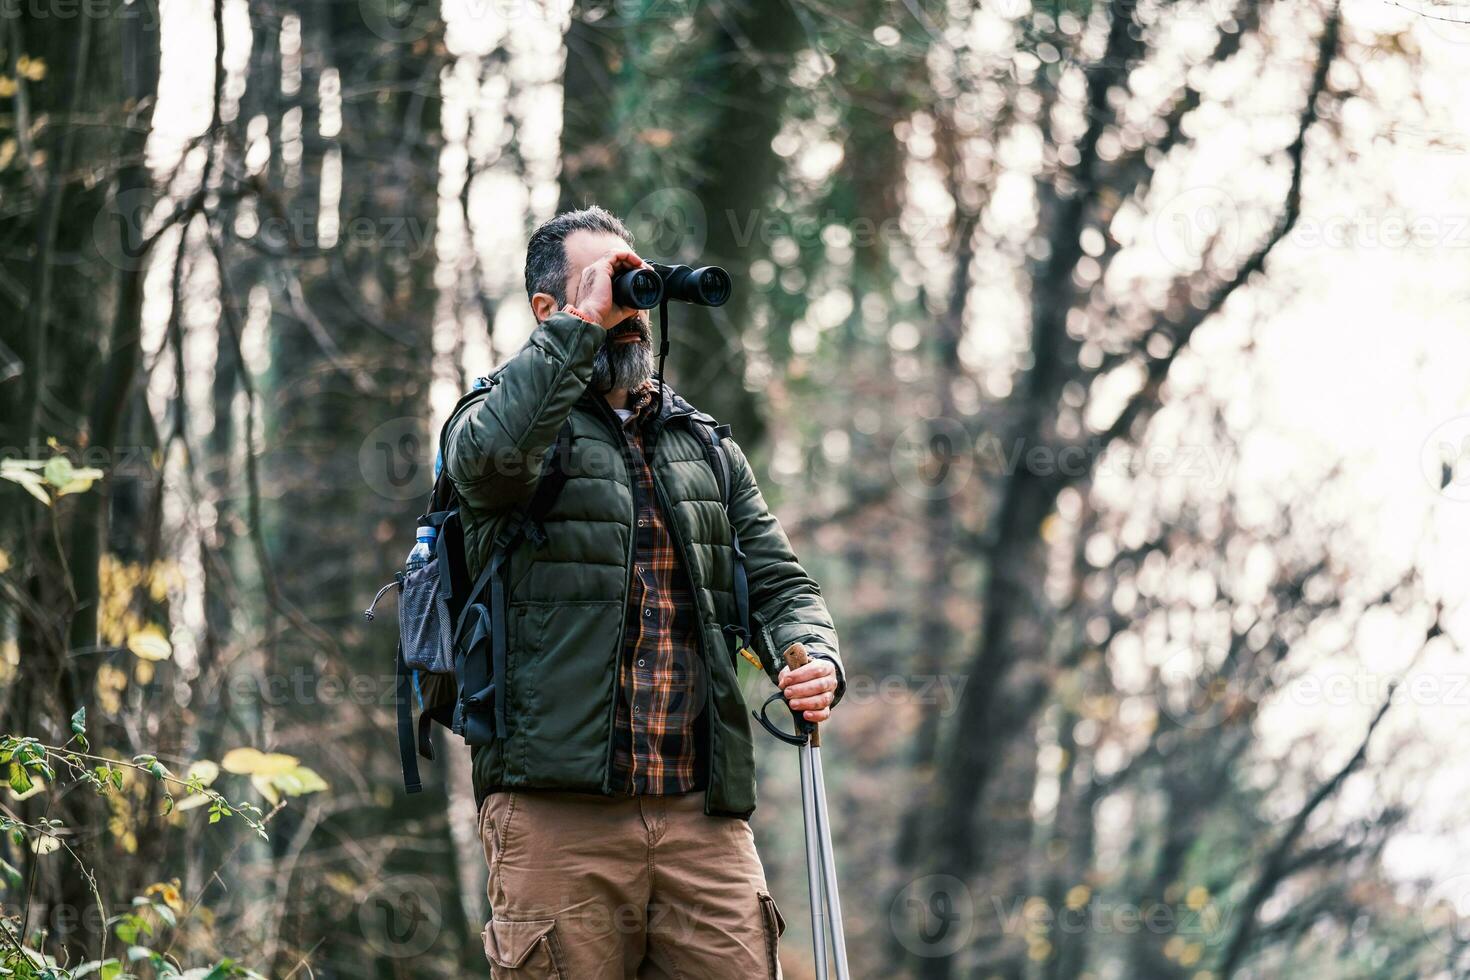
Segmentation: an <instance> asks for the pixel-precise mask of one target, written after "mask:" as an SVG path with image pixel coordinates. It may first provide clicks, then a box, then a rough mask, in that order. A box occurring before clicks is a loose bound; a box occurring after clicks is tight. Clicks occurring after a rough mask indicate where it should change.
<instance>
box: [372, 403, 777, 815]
mask: <svg viewBox="0 0 1470 980" xmlns="http://www.w3.org/2000/svg"><path fill="white" fill-rule="evenodd" d="M490 385H491V382H490V380H489V379H487V378H478V379H476V381H475V387H474V388H473V389H472V390H471V391H469V392H467V393H466V394H465V395H463V396H462V397H461V398H460V399H459V401H458V402H457V403H456V404H455V406H454V410H453V411H452V412H450V413H449V418H448V420H446V421H445V423H444V426H443V428H441V429H440V431H439V452H438V454H437V456H436V459H435V466H434V489H433V490H432V491H431V492H430V495H429V501H428V507H427V510H426V511H425V513H423V514H421V515H420V516H419V518H418V526H428V527H432V528H434V529H435V531H436V532H437V533H436V535H435V540H434V545H433V558H432V559H431V560H430V561H429V562H428V563H427V564H424V565H421V566H419V567H417V568H411V569H406V570H403V571H399V572H397V573H396V574H395V575H394V576H393V580H392V581H391V582H389V583H387V584H386V585H384V586H383V587H382V588H381V589H379V590H378V592H377V595H375V596H374V597H373V601H372V603H371V604H369V606H368V607H367V609H366V610H364V612H363V615H364V616H365V617H366V618H367V619H368V620H369V621H371V620H372V619H373V617H374V610H375V608H376V606H377V604H378V600H379V599H381V598H382V597H383V595H384V594H385V593H386V592H388V591H389V590H391V589H393V588H395V587H396V588H397V589H398V653H397V657H396V662H395V668H394V669H395V675H396V684H395V695H394V701H395V707H396V714H397V728H398V755H399V759H400V761H401V763H402V766H403V785H404V788H405V789H406V790H407V791H408V792H409V793H418V792H421V791H422V789H423V783H422V781H421V780H420V778H419V766H418V758H417V756H422V757H423V758H425V759H428V760H430V761H432V760H433V758H434V744H433V726H434V725H435V724H438V725H442V726H444V727H445V728H448V729H449V730H450V731H452V732H454V734H456V735H458V736H460V737H461V738H463V739H464V741H465V744H467V745H471V746H480V745H489V744H490V743H491V742H493V741H494V740H496V739H498V738H504V737H505V732H506V717H505V688H504V685H501V684H498V683H497V680H498V678H500V677H503V676H504V674H505V658H506V646H507V639H506V619H507V614H508V611H507V607H506V598H507V597H506V581H505V564H506V562H507V560H508V559H509V558H510V556H511V554H513V553H514V552H515V550H516V549H517V548H519V547H520V546H521V545H522V544H526V543H529V544H531V545H532V546H533V547H541V546H542V545H544V544H545V543H546V531H545V529H544V527H543V526H542V523H543V521H544V520H545V518H546V515H547V514H548V513H549V512H550V511H551V508H552V506H553V505H554V504H555V503H556V499H557V497H558V496H559V495H560V494H561V491H562V488H563V487H564V486H565V485H566V482H567V476H568V470H569V466H568V457H569V454H570V452H571V442H572V426H571V421H570V420H568V421H567V422H565V423H563V424H562V427H561V430H560V431H559V432H558V433H557V437H556V442H555V443H553V444H552V445H551V446H550V447H549V448H548V449H547V452H546V458H545V460H544V461H543V464H542V468H541V478H540V480H539V481H538V482H537V484H536V488H535V490H533V491H532V494H531V497H530V499H529V500H527V501H525V502H523V503H520V504H517V505H516V506H515V507H513V508H511V510H510V511H509V513H508V514H507V515H506V516H505V517H504V518H503V519H502V523H501V525H500V527H499V528H498V529H497V530H496V532H495V537H494V538H493V539H492V542H491V546H490V552H489V555H488V557H487V559H486V562H485V567H484V568H483V569H482V570H481V572H480V574H479V576H478V578H476V579H474V580H473V581H471V580H470V574H469V562H468V560H467V556H466V553H465V540H464V526H463V525H462V523H461V521H460V514H459V497H458V495H457V494H456V492H455V489H454V483H453V481H451V480H450V479H449V477H448V475H447V474H446V473H445V472H444V466H443V460H444V445H445V442H446V441H447V438H448V434H449V427H450V426H451V425H452V424H453V423H454V421H455V420H456V419H457V418H459V416H460V414H461V413H462V412H463V411H464V410H465V409H466V408H468V407H470V406H471V405H472V404H473V403H474V402H476V401H477V400H479V399H480V398H482V397H483V396H484V395H485V393H486V391H487V389H488V388H489V387H490ZM694 428H695V430H696V431H697V432H698V433H699V434H700V436H701V438H702V440H703V442H704V449H705V453H704V455H705V460H706V462H708V463H709V465H710V468H711V469H712V470H713V471H714V474H715V482H716V484H717V485H718V486H719V488H720V497H721V499H722V500H723V501H724V505H725V512H726V515H727V516H728V514H729V510H730V503H731V500H730V494H731V486H730V460H729V456H728V454H727V450H726V449H725V446H724V440H725V439H726V438H728V437H729V435H730V427H729V426H728V425H718V424H713V420H711V421H709V422H706V421H704V420H701V419H698V418H696V419H695V420H694ZM730 543H731V547H732V549H733V551H734V555H735V567H734V570H733V577H734V591H735V609H736V622H735V623H733V624H730V625H728V626H726V627H725V633H726V635H727V636H730V637H733V638H734V639H735V641H736V649H737V650H738V651H739V652H740V654H741V655H742V656H744V657H745V658H746V659H747V660H749V661H751V662H752V663H754V664H756V665H757V666H759V664H760V661H759V660H758V659H757V658H756V656H755V655H754V654H753V653H752V652H751V651H750V648H749V642H748V638H749V637H750V590H749V585H748V582H747V579H746V574H745V552H744V551H742V550H741V547H740V537H739V534H738V533H737V532H736V530H735V525H734V522H733V521H731V522H730ZM415 703H416V704H417V710H418V720H417V723H415V721H414V717H413V715H414V705H415Z"/></svg>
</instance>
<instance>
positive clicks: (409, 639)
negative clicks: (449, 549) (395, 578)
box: [398, 562, 454, 674]
mask: <svg viewBox="0 0 1470 980" xmlns="http://www.w3.org/2000/svg"><path fill="white" fill-rule="evenodd" d="M453 630H454V623H453V622H452V620H451V617H450V615H449V603H448V599H447V598H446V597H445V595H444V593H443V589H442V588H441V583H440V581H439V567H438V563H437V562H430V563H429V564H427V565H424V566H423V567H421V568H415V569H414V570H413V571H411V572H405V573H404V576H403V591H402V592H401V593H400V594H399V596H398V634H399V638H400V639H402V641H403V659H404V662H405V663H407V664H408V666H409V667H410V668H411V669H413V670H423V671H427V672H428V673H431V674H450V673H453V672H454V651H453V650H452V649H451V646H450V638H451V634H452V633H453Z"/></svg>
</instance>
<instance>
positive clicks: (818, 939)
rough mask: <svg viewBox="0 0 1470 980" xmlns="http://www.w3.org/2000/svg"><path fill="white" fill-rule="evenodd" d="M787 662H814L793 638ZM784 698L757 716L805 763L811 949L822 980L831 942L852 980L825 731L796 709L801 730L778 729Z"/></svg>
mask: <svg viewBox="0 0 1470 980" xmlns="http://www.w3.org/2000/svg"><path fill="white" fill-rule="evenodd" d="M785 657H786V665H787V666H788V667H790V668H791V669H792V670H795V669H796V668H797V667H800V666H802V665H803V664H806V663H808V662H809V661H810V659H811V658H810V657H808V656H807V652H806V648H805V647H803V646H802V645H801V644H800V643H793V644H792V645H791V647H790V648H789V649H788V650H787V651H786V654H785ZM784 700H785V696H784V695H783V693H782V692H780V691H777V692H776V693H775V694H773V695H771V696H770V697H769V698H767V699H766V703H765V704H764V705H762V707H761V710H760V711H759V712H758V713H756V715H755V718H756V720H757V721H759V722H760V723H761V726H762V727H763V728H765V729H766V731H768V732H770V733H771V734H772V735H774V736H776V737H777V738H779V739H780V740H781V741H783V742H786V743H788V744H791V745H795V746H797V754H798V760H799V762H800V764H801V822H802V830H803V832H804V833H805V837H806V883H807V896H808V899H809V901H810V904H811V915H812V952H813V955H814V957H815V960H816V970H817V974H816V975H817V978H818V980H828V978H829V976H830V974H829V972H828V969H827V944H828V942H829V941H830V942H831V945H832V953H833V959H834V961H835V964H836V967H837V980H849V978H850V974H849V972H848V966H847V938H846V935H845V934H844V931H843V927H842V902H841V899H839V898H838V895H837V861H836V859H835V858H834V856H833V852H832V826H831V823H830V821H829V819H828V816H827V789H826V786H825V785H824V783H823V781H822V753H821V744H822V743H821V736H820V734H819V732H818V729H817V726H816V725H815V724H814V723H812V722H809V721H807V720H805V719H804V718H802V717H801V715H800V713H798V712H792V715H793V716H794V717H795V719H796V729H797V734H794V735H793V734H790V733H788V732H784V731H782V730H781V729H779V728H777V727H776V726H775V725H774V724H773V723H772V722H771V721H770V719H768V718H767V717H766V709H768V708H769V707H770V706H771V705H772V704H773V703H774V702H776V701H783V702H784Z"/></svg>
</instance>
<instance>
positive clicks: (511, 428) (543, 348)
mask: <svg viewBox="0 0 1470 980" xmlns="http://www.w3.org/2000/svg"><path fill="white" fill-rule="evenodd" d="M604 336H605V334H604V331H603V329H602V327H600V326H599V325H597V324H595V323H589V322H587V321H586V320H582V319H579V318H577V317H575V316H572V315H571V314H569V313H554V314H552V315H551V316H549V317H547V318H546V319H545V320H543V321H541V323H540V324H538V325H537V327H536V329H535V330H534V331H532V333H531V336H530V338H529V339H528V340H527V341H526V343H525V345H524V346H523V347H522V348H521V349H520V351H519V352H518V353H517V354H516V355H515V356H514V357H512V358H511V359H510V360H509V361H507V362H506V363H505V364H504V365H503V366H502V367H501V368H500V370H498V371H497V372H495V374H494V375H493V376H492V377H491V380H490V386H489V387H488V388H487V389H486V394H485V397H484V398H483V399H481V400H480V401H478V402H475V403H473V404H472V405H471V406H470V407H469V408H467V409H465V410H464V411H463V412H462V413H461V414H460V416H459V418H458V419H456V420H454V421H453V422H452V424H451V427H450V430H449V437H448V440H447V442H446V446H445V452H444V466H445V470H446V471H447V472H448V474H449V478H450V479H451V480H453V481H454V489H455V490H456V491H457V492H458V494H459V496H460V498H461V499H463V500H464V501H466V502H467V503H468V504H469V505H470V506H472V507H474V508H475V509H476V510H479V511H482V512H484V513H495V512H498V511H503V510H505V509H507V508H509V507H511V506H513V505H514V504H517V503H521V502H522V501H524V500H526V499H527V498H528V497H529V496H530V495H531V492H532V490H533V489H534V488H535V486H536V480H537V478H538V477H539V476H540V470H541V463H542V460H543V458H544V457H545V454H546V449H547V447H548V446H550V445H551V444H552V443H553V442H555V441H556V434H557V431H558V430H559V429H560V428H561V425H562V423H563V422H565V421H566V420H567V416H569V415H570V414H571V411H572V406H573V405H575V404H576V402H577V399H578V398H580V397H581V396H582V392H583V391H584V390H585V389H586V387H587V382H588V380H589V379H590V378H591V376H592V360H593V358H594V356H595V355H596V353H597V349H598V347H599V346H600V345H601V344H602V341H603V337H604Z"/></svg>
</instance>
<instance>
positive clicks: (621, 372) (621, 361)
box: [590, 340, 653, 392]
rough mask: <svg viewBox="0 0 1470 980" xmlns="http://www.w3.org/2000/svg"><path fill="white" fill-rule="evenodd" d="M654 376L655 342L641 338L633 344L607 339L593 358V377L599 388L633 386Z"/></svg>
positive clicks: (601, 389) (594, 387)
mask: <svg viewBox="0 0 1470 980" xmlns="http://www.w3.org/2000/svg"><path fill="white" fill-rule="evenodd" d="M651 377H653V345H652V344H650V343H648V342H647V341H644V340H640V341H637V342H636V343H631V344H613V343H609V342H607V341H604V342H603V344H602V346H601V347H599V348H597V354H596V356H594V357H593V359H592V381H591V383H590V386H591V388H592V390H593V391H596V392H608V391H612V390H613V389H614V388H626V389H630V390H631V389H633V388H636V387H638V386H639V385H641V384H642V383H643V382H645V381H647V380H648V379H649V378H651Z"/></svg>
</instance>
